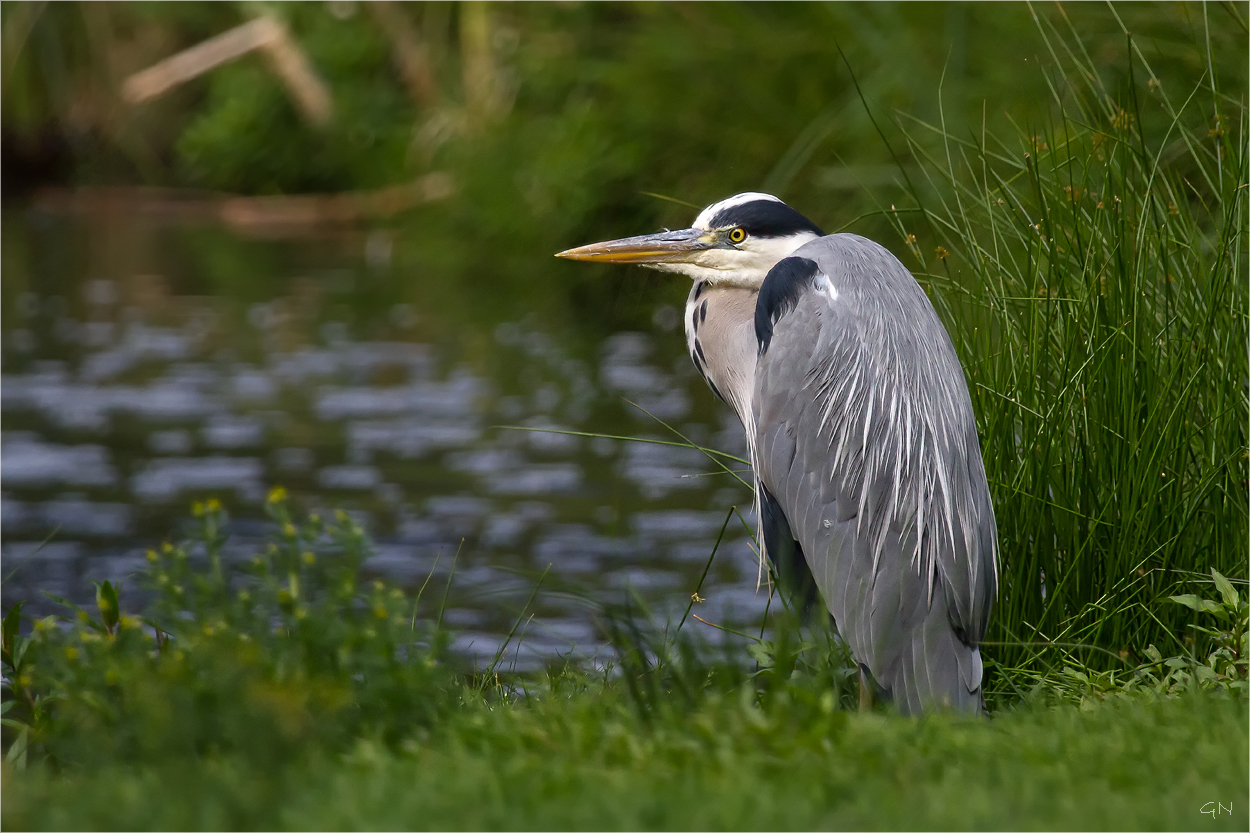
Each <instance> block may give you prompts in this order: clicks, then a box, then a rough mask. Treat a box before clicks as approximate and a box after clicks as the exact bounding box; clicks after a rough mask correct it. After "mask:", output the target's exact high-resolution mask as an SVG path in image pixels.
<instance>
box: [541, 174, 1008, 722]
mask: <svg viewBox="0 0 1250 833" xmlns="http://www.w3.org/2000/svg"><path fill="white" fill-rule="evenodd" d="M558 257H563V258H570V259H573V260H582V261H599V262H610V263H636V264H639V265H642V266H646V267H649V268H651V269H658V270H661V271H665V272H675V273H678V274H682V275H686V276H687V277H689V278H691V279H693V281H694V285H693V286H692V288H691V290H690V295H689V297H688V298H687V301H686V310H685V328H686V339H687V344H688V346H689V349H690V355H691V358H692V359H693V361H694V364H695V367H696V368H698V370H699V373H700V374H701V375H702V376H703V378H704V379H705V380H706V382H707V384H708V386H709V387H710V388H711V390H712V392H713V394H715V395H716V396H717V397H719V398H720V399H721V400H723V401H724V402H726V403H727V404H728V405H729V406H730V407H731V408H733V410H734V411H735V412H736V413H737V415H738V418H739V419H740V420H741V422H742V426H743V428H744V429H745V431H746V436H747V445H748V447H749V449H750V458H751V464H752V468H753V472H754V481H755V499H756V503H757V506H758V512H759V528H760V535H759V539H760V548H761V549H762V550H763V551H764V553H766V554H767V557H768V558H769V559H770V560H771V561H772V563H773V565H774V568H775V570H776V572H777V574H778V576H779V577H780V578H781V579H782V580H783V582H785V583H787V584H789V585H791V586H792V587H796V588H802V587H804V586H805V585H806V586H807V587H808V588H813V587H814V589H815V590H817V591H819V595H820V598H821V599H822V600H823V602H824V605H825V607H826V608H828V611H829V613H830V614H831V615H832V617H833V622H834V626H835V628H836V629H837V631H838V634H839V635H840V637H841V638H842V639H843V640H844V641H845V642H846V644H847V645H848V647H849V648H850V651H851V654H852V656H853V657H854V658H855V661H856V662H857V663H858V664H859V668H860V674H861V685H863V686H868V687H870V688H869V690H871V691H875V692H878V693H880V694H881V695H883V696H884V697H885V698H887V699H889V700H892V701H893V702H894V703H895V704H896V706H897V707H898V709H899V710H900V711H902V712H904V713H907V714H918V713H922V712H924V711H926V710H929V709H932V708H946V709H952V710H956V711H963V712H978V711H981V710H982V709H983V708H984V698H983V695H982V690H981V679H982V663H981V655H980V650H979V647H978V646H979V643H980V641H981V640H982V638H983V637H984V634H985V627H986V622H987V620H988V618H989V614H990V609H991V607H992V605H993V602H994V598H995V595H996V592H997V585H998V567H997V546H998V543H997V530H996V526H995V523H994V509H993V506H992V505H991V502H990V493H989V487H988V484H987V482H986V477H985V467H984V464H983V462H982V459H981V447H980V443H979V440H978V437H977V429H976V424H975V421H974V419H973V413H972V401H971V399H970V398H969V396H968V388H967V384H966V382H965V380H964V374H963V368H962V366H961V365H960V363H959V358H958V356H957V355H956V353H955V348H954V345H953V344H952V343H951V340H950V337H949V336H948V334H947V332H946V329H945V328H944V327H943V326H942V322H941V321H940V320H939V319H938V316H937V313H936V312H935V311H934V309H933V305H932V304H931V303H930V301H929V298H928V296H926V295H925V293H924V290H923V289H922V288H921V287H920V285H919V284H918V283H917V282H916V280H915V278H914V277H912V275H911V273H910V272H908V271H907V269H906V268H905V267H904V266H903V264H902V263H900V262H899V261H898V260H897V259H896V258H895V257H894V256H893V255H892V254H890V252H889V251H888V250H886V249H885V248H884V247H882V246H880V245H878V244H877V243H874V242H872V241H871V240H868V239H866V238H863V237H860V236H858V235H855V234H831V235H828V236H826V235H824V233H823V232H822V231H821V230H820V229H819V228H818V227H817V226H816V225H815V224H814V223H812V222H811V221H810V220H808V219H807V218H806V217H804V216H803V215H802V214H800V213H799V212H797V211H795V210H794V209H793V208H791V207H790V206H788V205H786V204H785V203H784V202H782V201H781V200H779V199H777V198H776V197H774V196H771V195H768V194H759V193H745V194H738V195H736V196H733V197H730V198H728V199H726V200H722V201H721V202H718V203H715V204H713V205H710V206H708V207H707V208H705V209H704V210H703V211H702V212H701V213H700V214H699V216H698V217H697V218H696V219H695V221H694V224H693V226H692V227H691V228H688V229H685V230H682V231H664V232H661V233H659V234H650V235H644V236H640V237H629V238H625V239H623V240H612V241H608V242H604V243H595V244H591V245H588V246H581V247H579V248H575V249H569V250H568V251H564V252H560V253H559V255H558ZM862 692H863V689H861V693H862Z"/></svg>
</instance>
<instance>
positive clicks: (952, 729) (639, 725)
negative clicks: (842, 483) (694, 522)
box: [2, 493, 1250, 829]
mask: <svg viewBox="0 0 1250 833" xmlns="http://www.w3.org/2000/svg"><path fill="white" fill-rule="evenodd" d="M273 497H274V499H273V500H272V501H271V502H270V504H269V505H270V510H271V513H272V515H273V519H274V521H275V522H276V525H277V528H278V532H277V534H276V536H275V539H274V542H273V544H272V546H270V547H269V548H268V549H266V550H264V551H262V552H258V553H257V554H256V557H255V558H254V559H253V560H252V561H251V562H250V563H249V564H248V565H247V566H246V569H245V570H244V571H243V573H242V574H238V573H234V574H232V572H231V571H229V570H227V569H225V568H224V565H222V564H221V562H220V560H219V553H220V548H221V545H222V543H223V538H222V532H221V531H222V529H223V526H224V524H225V521H226V518H225V515H224V513H223V512H222V511H221V510H220V508H218V507H216V506H215V505H213V504H211V503H210V504H209V505H207V506H201V507H199V508H198V515H197V517H198V525H197V528H196V529H195V531H194V534H193V535H192V536H191V537H190V538H189V539H188V540H187V541H185V542H181V543H179V544H177V545H169V546H166V547H164V548H162V549H161V550H159V551H153V552H152V553H150V561H151V566H150V569H149V570H148V571H147V573H146V574H145V575H143V576H137V577H136V579H135V583H134V586H133V587H131V588H128V589H124V590H123V592H122V593H120V594H119V593H118V592H117V588H115V587H114V586H113V585H111V584H107V583H106V584H102V585H100V587H99V588H98V593H97V604H96V606H95V608H94V609H92V610H85V609H73V610H68V611H67V614H69V615H67V616H66V617H65V619H64V620H63V621H59V622H58V621H57V620H56V619H55V618H53V617H49V618H47V619H44V620H40V621H38V622H36V623H34V629H33V631H32V633H31V635H30V636H29V637H24V636H22V635H20V633H19V632H18V631H19V616H20V609H19V610H17V611H10V615H9V616H8V617H6V620H5V627H4V654H3V660H4V672H5V678H6V680H7V682H8V686H7V692H6V699H5V705H4V709H5V717H4V733H5V742H6V755H5V762H4V765H3V777H4V783H3V789H4V803H3V809H2V812H3V824H4V826H5V827H6V828H7V829H27V828H39V829H84V828H86V829H103V828H110V829H111V828H128V829H174V828H219V829H220V828H296V829H303V828H322V829H326V828H392V829H400V828H423V829H425V828H429V829H462V828H469V829H472V828H611V829H618V828H619V829H651V828H696V829H700V828H701V829H708V828H722V827H724V828H742V829H765V828H777V827H785V828H791V827H793V828H805V827H864V828H897V827H942V828H963V827H991V828H992V827H1002V828H1011V827H1028V828H1055V827H1072V828H1078V827H1079V828H1085V829H1094V828H1104V829H1112V828H1118V829H1123V828H1135V827H1162V828H1186V827H1194V826H1197V825H1199V824H1201V825H1203V826H1204V827H1208V826H1209V827H1212V828H1213V829H1244V827H1245V824H1246V820H1247V817H1246V808H1247V806H1250V805H1247V803H1246V792H1245V784H1246V779H1247V777H1248V776H1250V770H1248V769H1247V741H1246V737H1247V731H1248V730H1250V721H1248V719H1247V713H1246V702H1245V699H1244V691H1245V664H1244V661H1243V660H1241V659H1240V656H1241V655H1242V654H1244V651H1245V639H1244V635H1240V634H1244V629H1245V616H1246V604H1245V602H1244V601H1243V600H1242V599H1241V598H1240V595H1239V594H1238V593H1237V591H1236V590H1235V588H1233V587H1232V586H1231V585H1230V584H1228V583H1227V582H1223V581H1222V577H1220V576H1217V578H1218V579H1220V580H1221V586H1222V587H1224V589H1225V590H1226V591H1227V594H1228V595H1227V598H1225V599H1223V601H1222V602H1213V601H1210V600H1207V601H1205V602H1204V601H1203V600H1200V599H1198V598H1197V597H1192V598H1187V599H1183V600H1182V602H1181V603H1182V604H1188V605H1190V606H1192V607H1195V608H1198V609H1200V610H1206V611H1208V612H1209V616H1210V617H1211V619H1212V622H1213V623H1214V624H1219V623H1224V630H1228V629H1229V628H1231V629H1232V631H1233V633H1234V634H1239V636H1236V637H1231V636H1230V635H1228V634H1225V633H1224V632H1223V631H1222V630H1221V629H1220V628H1219V627H1217V628H1214V629H1213V633H1212V638H1213V639H1214V640H1215V641H1216V642H1218V643H1220V644H1221V645H1222V647H1221V648H1220V649H1217V650H1218V651H1222V652H1223V653H1218V655H1213V659H1212V661H1211V662H1210V663H1208V664H1203V663H1201V662H1198V661H1197V660H1196V659H1195V658H1192V657H1184V656H1177V657H1172V658H1170V659H1167V660H1162V659H1161V660H1160V661H1159V662H1157V663H1146V664H1144V665H1143V666H1141V667H1138V668H1136V669H1132V670H1131V671H1128V672H1125V673H1124V674H1123V675H1122V676H1121V677H1119V678H1118V679H1109V678H1107V677H1106V676H1105V675H1103V676H1101V677H1100V676H1099V675H1098V673H1097V672H1096V671H1093V670H1092V669H1082V668H1078V667H1075V666H1068V667H1067V668H1066V669H1065V671H1064V672H1062V673H1058V674H1056V675H1055V676H1054V678H1053V679H1046V680H1044V681H1043V682H1042V684H1040V685H1035V686H1034V687H1033V688H1032V689H1031V690H1030V691H1028V692H1027V693H1026V694H1025V695H1024V696H1023V697H1021V698H1019V699H1017V701H1016V702H1015V703H1014V704H1010V705H1009V704H1007V703H1006V702H1005V701H1004V700H1002V699H1001V698H1000V700H999V703H998V708H997V709H996V711H995V713H994V715H993V716H992V718H991V719H988V720H987V719H968V718H954V717H949V716H943V715H936V716H931V717H928V718H925V719H922V720H911V719H904V718H900V717H898V716H896V715H893V714H892V713H890V711H889V710H888V708H883V709H880V710H878V711H877V712H874V713H858V712H856V711H854V710H853V709H854V705H853V703H854V689H853V686H852V685H849V684H848V683H849V682H850V681H851V680H853V676H852V666H851V665H849V663H848V662H847V658H846V656H845V654H844V652H842V651H840V650H839V649H838V647H837V646H836V644H831V643H828V642H825V643H824V644H821V642H820V640H819V639H818V638H816V636H815V635H813V634H811V633H809V632H807V631H806V630H804V629H795V628H794V625H793V623H792V622H789V621H788V620H787V619H786V618H785V617H784V615H783V616H782V617H780V618H778V619H777V623H776V628H775V630H774V637H773V639H772V640H771V641H769V642H764V643H758V644H757V645H756V646H755V647H754V648H753V649H752V650H751V652H750V655H751V657H752V658H753V659H752V661H746V658H745V657H741V656H738V657H734V656H729V657H723V656H722V657H716V656H709V655H708V654H707V653H706V652H703V651H700V650H699V649H698V647H697V646H696V645H695V644H694V643H693V642H690V641H688V640H685V639H683V638H682V637H681V634H680V633H676V634H674V633H669V634H667V635H666V634H663V633H659V632H652V631H650V630H649V629H648V627H647V626H646V625H642V624H639V623H637V622H630V621H624V622H621V621H617V622H616V623H615V624H616V626H615V627H611V626H610V627H608V628H607V632H608V633H609V634H610V635H613V636H614V639H615V644H614V649H615V650H614V657H613V659H612V661H611V663H610V665H608V666H607V667H606V668H602V669H598V670H592V669H589V668H586V667H577V666H571V665H570V666H566V667H560V666H558V665H557V666H554V667H552V668H551V669H549V670H548V671H547V672H546V673H542V674H529V675H521V674H512V673H508V672H507V671H506V664H505V663H502V662H499V661H498V658H497V661H496V663H495V664H493V665H491V666H489V667H486V668H477V669H471V668H468V667H465V666H464V665H463V664H462V663H459V662H457V660H456V659H455V658H454V657H452V656H450V655H448V654H447V653H446V651H445V649H444V646H445V645H446V644H447V640H448V634H447V633H446V631H445V630H444V629H442V628H441V627H440V621H441V619H442V608H441V600H440V599H439V598H435V597H433V596H434V595H435V594H431V597H430V598H426V597H424V596H423V595H419V596H418V597H417V598H408V597H406V596H405V595H404V594H403V593H401V592H399V591H397V590H393V589H391V588H389V587H387V586H386V585H384V584H381V583H377V582H370V581H363V580H362V578H361V576H360V573H359V565H360V563H361V560H362V558H363V557H364V556H365V554H366V553H367V552H368V550H369V544H368V541H367V540H366V539H365V538H364V537H363V536H362V534H361V533H360V531H359V529H358V528H357V527H356V526H355V525H354V524H353V523H352V522H351V521H350V520H349V519H347V518H346V517H345V516H343V517H339V518H335V519H330V520H323V519H320V518H317V517H309V518H296V517H292V516H291V515H290V514H288V507H287V505H286V503H285V502H283V500H281V495H280V493H275V495H274V496H273ZM1173 604H1175V602H1173ZM139 605H142V607H143V608H144V609H146V611H147V614H146V615H143V616H140V615H137V613H135V612H132V609H133V607H138V606H139ZM523 616H524V613H522V618H523ZM609 624H611V623H609ZM1230 652H1231V653H1230ZM1239 652H1240V653H1239ZM1100 680H1101V682H1100ZM1016 684H1017V685H1028V684H1029V681H1028V679H1027V678H1025V677H1024V676H1018V677H1017V679H1016ZM1211 801H1215V802H1223V803H1224V804H1225V805H1226V806H1231V807H1232V808H1233V812H1232V813H1231V814H1225V815H1223V816H1219V817H1216V818H1211V819H1209V818H1208V817H1206V816H1203V815H1202V814H1201V812H1200V808H1202V807H1203V806H1205V805H1206V804H1207V802H1211Z"/></svg>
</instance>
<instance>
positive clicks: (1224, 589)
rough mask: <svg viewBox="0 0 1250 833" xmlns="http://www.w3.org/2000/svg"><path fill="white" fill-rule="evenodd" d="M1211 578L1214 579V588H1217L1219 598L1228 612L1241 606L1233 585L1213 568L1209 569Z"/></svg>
mask: <svg viewBox="0 0 1250 833" xmlns="http://www.w3.org/2000/svg"><path fill="white" fill-rule="evenodd" d="M1211 578H1213V579H1215V586H1216V587H1217V588H1219V591H1220V596H1221V597H1222V598H1223V599H1224V605H1225V606H1226V607H1228V608H1229V609H1230V610H1234V611H1235V610H1237V608H1238V607H1239V606H1240V605H1241V599H1240V598H1239V597H1238V596H1237V590H1236V589H1235V588H1234V587H1233V583H1232V582H1231V581H1229V580H1228V579H1227V578H1225V577H1224V575H1223V574H1222V573H1220V571H1219V570H1217V569H1215V568H1214V567H1212V568H1211Z"/></svg>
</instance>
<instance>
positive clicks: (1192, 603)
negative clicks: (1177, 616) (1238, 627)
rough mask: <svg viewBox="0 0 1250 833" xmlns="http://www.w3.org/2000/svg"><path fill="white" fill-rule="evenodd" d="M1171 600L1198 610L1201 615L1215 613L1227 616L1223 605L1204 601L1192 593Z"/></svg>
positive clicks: (1172, 597) (1170, 597)
mask: <svg viewBox="0 0 1250 833" xmlns="http://www.w3.org/2000/svg"><path fill="white" fill-rule="evenodd" d="M1168 598H1169V599H1171V600H1172V601H1174V602H1176V603H1177V604H1182V605H1184V606H1185V607H1187V608H1189V609H1190V610H1196V611H1197V612H1199V613H1214V614H1216V615H1217V616H1224V615H1227V611H1225V610H1224V608H1223V607H1222V606H1221V605H1218V604H1216V603H1215V602H1213V601H1211V600H1210V599H1202V598H1199V597H1198V596H1195V595H1194V594H1192V593H1185V594H1184V595H1181V596H1168Z"/></svg>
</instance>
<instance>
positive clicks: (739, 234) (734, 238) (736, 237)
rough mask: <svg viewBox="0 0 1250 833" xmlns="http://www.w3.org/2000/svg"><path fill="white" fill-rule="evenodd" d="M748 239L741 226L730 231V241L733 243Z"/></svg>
mask: <svg viewBox="0 0 1250 833" xmlns="http://www.w3.org/2000/svg"><path fill="white" fill-rule="evenodd" d="M746 239H747V233H746V232H745V231H743V230H742V229H740V228H736V229H734V230H733V231H731V232H729V241H730V242H731V243H741V242H742V241H743V240H746Z"/></svg>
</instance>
